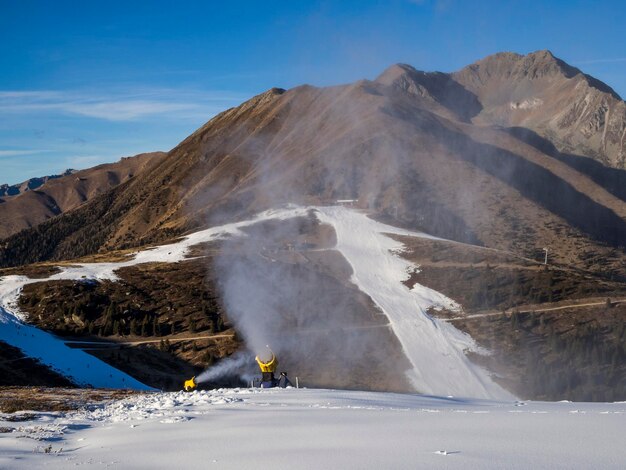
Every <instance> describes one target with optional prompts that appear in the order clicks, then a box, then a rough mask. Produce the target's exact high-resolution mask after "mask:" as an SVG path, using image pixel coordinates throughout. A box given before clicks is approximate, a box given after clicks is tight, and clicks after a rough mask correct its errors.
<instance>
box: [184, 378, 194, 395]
mask: <svg viewBox="0 0 626 470" xmlns="http://www.w3.org/2000/svg"><path fill="white" fill-rule="evenodd" d="M197 386H198V384H197V383H196V377H195V376H193V377H192V378H190V379H189V380H185V385H183V389H184V390H185V392H191V391H193V390H194V389H195V388H196V387H197Z"/></svg>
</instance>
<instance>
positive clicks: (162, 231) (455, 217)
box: [0, 53, 626, 275]
mask: <svg viewBox="0 0 626 470" xmlns="http://www.w3.org/2000/svg"><path fill="white" fill-rule="evenodd" d="M542 58H543V59H542ZM540 59H541V60H540ZM563 70H565V72H563ZM572 70H575V69H571V68H567V66H565V65H564V64H563V63H561V62H560V61H558V59H554V58H553V57H552V56H551V55H549V53H535V54H529V55H528V56H524V57H523V56H517V55H513V54H501V55H496V56H492V57H490V58H487V59H485V60H484V61H481V62H479V63H478V64H475V65H474V66H470V68H468V69H467V70H466V69H464V70H463V71H461V72H458V73H457V74H451V75H446V74H424V73H421V72H416V71H415V70H414V69H412V68H410V67H407V66H394V67H392V68H391V69H389V70H388V71H386V72H385V73H384V74H383V75H382V76H381V77H379V79H378V80H377V81H375V82H370V81H360V82H357V83H355V84H351V85H345V86H338V87H329V88H314V87H311V86H302V87H297V88H294V89H291V90H288V91H283V90H279V89H273V90H270V91H268V92H266V93H264V94H262V95H259V96H257V97H255V98H253V99H251V100H249V101H248V102H246V103H244V104H242V105H241V106H239V107H237V108H233V109H230V110H228V111H226V112H224V113H222V114H220V115H218V116H217V117H215V118H214V119H212V120H211V121H210V122H208V123H207V124H206V125H205V126H203V127H202V128H200V129H199V130H198V131H196V132H195V133H194V134H192V135H191V136H190V137H189V138H187V139H186V140H185V141H183V142H182V143H181V144H180V145H179V146H177V147H176V148H175V149H173V150H172V151H171V152H169V154H168V155H167V156H166V157H165V158H163V159H161V160H159V162H157V164H156V165H154V166H153V167H151V168H149V169H147V171H144V172H143V173H142V174H141V175H139V176H138V177H137V178H133V179H132V180H129V181H127V182H125V183H123V184H121V185H120V186H118V187H117V188H115V189H113V190H112V191H110V192H108V193H106V194H103V195H101V196H99V197H97V198H95V199H94V200H93V201H91V202H89V203H87V204H85V205H84V206H82V207H81V208H79V209H77V210H74V211H72V212H71V213H69V214H67V215H65V216H63V217H59V218H57V219H53V220H52V221H50V222H48V223H46V224H43V225H41V226H40V227H39V228H38V229H37V230H35V231H27V232H25V233H23V234H20V235H19V236H15V237H11V238H9V239H7V240H6V241H5V247H4V249H3V250H2V251H0V263H1V264H2V265H4V266H7V265H14V264H23V263H27V262H32V261H36V260H41V259H49V258H52V259H60V258H71V257H74V256H79V255H84V254H87V253H89V252H93V251H97V250H100V251H103V250H108V249H112V248H123V247H129V246H136V245H140V244H144V243H150V242H156V241H163V240H167V239H169V238H171V237H172V236H175V235H178V234H181V233H184V232H186V231H189V230H192V229H194V228H197V227H199V226H204V225H206V224H209V223H211V224H214V223H220V222H223V221H226V220H233V219H236V218H239V217H242V216H243V215H247V214H250V213H253V212H256V211H258V210H261V209H265V208H268V207H271V206H274V205H276V204H281V203H288V202H290V203H301V204H304V203H314V204H319V203H327V202H332V201H334V200H336V199H358V200H359V202H358V205H359V206H360V207H362V208H367V209H368V210H370V211H372V212H373V213H374V214H375V215H376V214H377V215H378V216H381V217H387V218H388V219H390V220H391V221H392V222H393V223H395V224H399V225H405V226H408V227H412V228H418V229H422V230H424V231H427V232H429V233H434V234H437V235H440V236H442V237H446V238H451V239H454V240H459V241H466V242H472V243H478V244H484V245H487V246H490V247H494V248H500V249H504V250H510V251H514V252H516V253H518V254H520V255H522V256H526V257H535V258H538V257H540V256H541V254H542V249H543V248H544V247H548V248H549V249H550V252H551V256H552V257H553V259H554V261H555V262H559V263H564V264H573V265H576V266H579V267H583V268H585V269H594V270H597V269H599V266H600V263H601V265H602V268H601V269H602V270H603V271H605V272H609V273H610V272H613V274H616V275H617V274H619V275H622V274H623V273H622V270H623V269H622V264H621V263H622V256H623V252H622V247H623V244H624V242H623V240H625V239H626V221H625V219H624V218H625V217H626V209H625V208H624V204H623V197H624V196H623V194H622V193H620V192H619V190H616V187H615V185H614V183H615V181H614V180H616V181H622V180H623V177H624V172H623V171H621V170H613V171H615V172H616V173H615V175H616V176H615V178H614V180H611V179H605V178H603V177H602V171H605V170H606V171H608V170H610V169H608V168H606V167H604V166H601V169H600V170H598V169H597V168H596V170H598V171H600V173H599V174H600V176H598V174H591V173H590V172H589V171H583V170H581V169H580V168H577V167H576V166H575V165H572V164H570V163H571V162H570V161H569V160H568V158H571V157H572V156H571V155H567V154H564V153H561V152H560V151H559V150H558V147H559V145H561V143H562V142H560V141H556V140H555V141H552V140H550V138H549V136H548V138H546V137H542V136H541V135H539V133H538V132H539V131H538V130H537V132H535V131H534V128H533V127H532V126H531V124H532V125H534V124H533V122H535V121H536V122H540V121H541V122H552V121H553V120H554V119H555V118H554V116H553V115H552V114H551V110H553V109H556V108H557V107H558V106H557V104H558V103H559V102H560V101H559V100H563V99H565V98H564V97H563V93H564V91H563V89H562V87H561V84H562V83H566V84H567V86H569V87H570V88H571V90H572V91H571V92H572V93H574V92H576V90H578V89H579V88H580V87H583V86H587V87H591V88H593V89H594V90H596V91H597V92H598V93H604V95H603V96H605V97H609V96H610V97H612V99H613V98H614V99H616V100H617V98H616V97H615V96H614V95H613V94H611V93H610V89H608V87H606V86H605V85H598V84H597V83H596V82H595V81H594V80H592V79H590V78H589V77H586V76H582V75H576V74H574V75H572V73H573V72H572ZM568 74H569V75H570V76H571V77H569V78H568V76H567V75H568ZM520 77H522V78H520ZM529 77H530V78H529ZM555 77H556V78H555ZM489 80H492V81H493V83H491V82H489ZM461 82H464V83H465V85H463V86H462V85H461ZM490 83H491V84H490ZM572 84H574V85H572ZM577 84H578V85H577ZM591 88H590V89H591ZM520 90H525V92H526V93H527V95H523V94H522V92H521V91H520ZM533 93H534V94H537V93H539V94H538V95H537V96H540V97H542V98H541V99H542V100H544V103H550V106H547V105H546V106H544V105H542V106H540V107H538V108H537V109H535V108H532V109H530V111H528V113H529V114H527V116H528V117H527V119H526V120H517V118H515V119H514V117H515V116H517V115H516V114H515V113H513V111H518V109H512V108H511V107H510V106H509V107H508V108H507V107H506V106H505V104H506V103H511V102H518V101H519V102H521V101H520V100H522V97H523V96H531V95H532V96H535V95H534V94H533ZM590 93H591V92H590ZM553 95H554V96H553ZM576 96H577V95H576ZM548 98H550V99H551V100H555V101H549V100H548ZM570 98H571V97H570ZM606 99H608V98H606ZM570 101H571V99H569V100H568V102H570ZM615 106H617V107H619V106H623V102H621V101H619V103H617V104H616V105H615ZM518 108H519V107H518ZM492 111H493V112H492ZM496 111H497V112H496ZM505 111H506V113H508V114H506V113H505ZM522 111H523V112H526V111H527V110H523V109H522ZM498 113H501V114H498ZM542 113H543V114H542ZM613 114H614V113H613ZM496 115H498V116H500V115H501V116H505V117H506V116H509V117H510V119H511V120H510V122H509V124H510V125H515V126H521V125H522V124H523V125H528V126H530V127H529V128H522V129H523V130H525V131H526V132H527V133H526V134H522V133H520V132H517V130H519V127H518V128H517V129H509V128H502V127H501V126H502V124H503V122H501V121H497V120H496V119H495V118H493V119H492V121H493V124H494V125H491V124H490V123H489V122H488V121H489V119H491V118H489V116H491V117H493V116H496ZM550 116H552V117H550ZM488 118H489V119H488ZM531 118H533V119H535V121H533V119H531ZM502 119H504V118H502ZM528 123H530V124H528ZM607 135H608V131H607ZM606 142H609V140H606ZM609 147H610V146H609ZM609 147H607V149H609ZM611 148H612V147H611ZM580 158H584V157H580ZM586 160H588V159H586ZM588 161H592V160H588ZM598 165H600V164H599V163H598ZM34 247H36V248H34Z"/></svg>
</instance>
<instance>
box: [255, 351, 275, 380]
mask: <svg viewBox="0 0 626 470" xmlns="http://www.w3.org/2000/svg"><path fill="white" fill-rule="evenodd" d="M255 359H256V362H257V364H258V365H259V368H260V369H261V388H272V387H276V385H278V380H276V378H275V377H274V372H276V367H277V366H278V359H276V355H275V354H274V352H273V351H272V350H271V349H270V348H269V346H267V351H264V352H263V353H260V354H259V355H258V356H257V357H256V358H255Z"/></svg>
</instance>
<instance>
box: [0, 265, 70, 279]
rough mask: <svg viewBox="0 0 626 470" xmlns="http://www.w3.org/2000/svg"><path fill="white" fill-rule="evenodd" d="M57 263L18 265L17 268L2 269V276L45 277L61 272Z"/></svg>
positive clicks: (0, 271)
mask: <svg viewBox="0 0 626 470" xmlns="http://www.w3.org/2000/svg"><path fill="white" fill-rule="evenodd" d="M60 271H61V270H60V269H59V268H58V266H57V265H56V264H52V263H37V264H29V265H27V266H18V267H16V268H4V269H0V277H3V276H11V275H19V276H27V277H30V278H31V279H45V278H47V277H50V276H52V275H53V274H56V273H58V272H60Z"/></svg>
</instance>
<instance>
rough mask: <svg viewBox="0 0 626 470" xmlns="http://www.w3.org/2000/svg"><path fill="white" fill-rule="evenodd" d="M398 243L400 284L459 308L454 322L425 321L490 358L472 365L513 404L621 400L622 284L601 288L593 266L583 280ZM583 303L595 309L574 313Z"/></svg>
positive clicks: (625, 289) (466, 252) (474, 250)
mask: <svg viewBox="0 0 626 470" xmlns="http://www.w3.org/2000/svg"><path fill="white" fill-rule="evenodd" d="M402 241H403V242H404V243H405V244H406V245H407V251H406V252H405V253H404V255H403V256H406V257H407V258H409V259H411V260H412V261H413V262H415V263H416V264H418V265H419V266H420V267H419V272H416V273H413V274H412V275H411V277H410V278H409V280H407V285H408V286H412V285H413V284H414V283H419V284H422V285H426V286H428V287H430V288H433V289H436V290H437V291H439V292H442V293H444V294H445V295H447V296H449V297H451V298H452V299H454V300H456V301H457V302H459V303H461V304H462V305H463V307H464V308H463V312H462V313H452V312H445V311H443V312H432V313H433V314H434V315H437V316H440V317H442V318H453V320H450V321H451V322H452V323H453V325H454V326H455V327H457V328H460V329H462V330H463V331H466V332H467V333H469V334H470V335H471V336H472V338H474V339H475V340H476V341H477V342H478V344H479V345H481V346H483V347H485V348H486V349H488V350H489V351H491V352H492V355H490V356H478V355H474V356H472V358H473V359H474V360H475V361H477V362H478V363H480V364H483V365H485V366H486V367H487V368H488V369H489V370H491V371H493V372H495V373H496V374H497V377H498V380H499V381H501V383H502V384H503V385H504V386H506V387H507V388H509V389H510V390H512V391H513V392H514V393H516V394H517V395H518V396H520V397H524V398H532V399H549V400H564V399H568V400H589V401H592V400H593V401H613V400H623V399H624V398H626V333H625V332H624V325H625V322H626V306H624V305H623V303H619V304H617V303H616V302H615V299H626V283H625V282H623V281H618V280H611V279H610V276H606V275H604V274H603V273H601V269H602V268H601V266H597V271H596V272H585V271H582V270H580V269H573V268H571V267H567V266H552V265H549V266H544V265H542V264H540V263H538V262H535V261H532V260H528V259H524V258H520V257H519V256H516V255H514V254H512V253H506V252H498V251H494V250H487V249H484V248H478V247H469V246H466V245H461V244H453V243H449V242H433V241H427V240H416V239H409V238H402ZM607 299H608V300H607ZM611 299H612V300H611ZM585 304H599V305H592V306H579V305H585ZM568 306H569V307H568ZM563 307H565V308H563Z"/></svg>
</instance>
